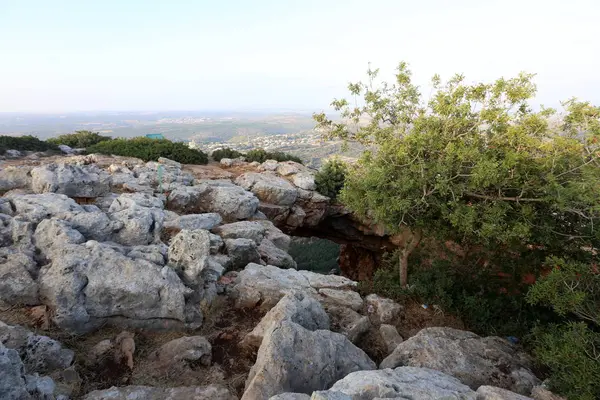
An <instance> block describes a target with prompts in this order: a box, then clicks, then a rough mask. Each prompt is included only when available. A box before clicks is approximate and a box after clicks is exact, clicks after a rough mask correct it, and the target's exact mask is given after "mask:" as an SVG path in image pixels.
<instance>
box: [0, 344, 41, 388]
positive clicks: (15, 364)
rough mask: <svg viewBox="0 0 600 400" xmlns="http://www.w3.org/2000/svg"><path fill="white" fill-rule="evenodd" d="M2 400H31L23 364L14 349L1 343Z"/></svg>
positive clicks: (0, 385) (0, 375) (0, 384)
mask: <svg viewBox="0 0 600 400" xmlns="http://www.w3.org/2000/svg"><path fill="white" fill-rule="evenodd" d="M0 398H1V399H6V400H29V399H33V397H32V396H31V395H30V394H29V392H28V391H27V383H26V381H25V371H24V368H23V363H22V362H21V358H20V357H19V353H17V352H16V351H15V350H13V349H7V348H6V347H4V346H3V345H2V344H1V343H0Z"/></svg>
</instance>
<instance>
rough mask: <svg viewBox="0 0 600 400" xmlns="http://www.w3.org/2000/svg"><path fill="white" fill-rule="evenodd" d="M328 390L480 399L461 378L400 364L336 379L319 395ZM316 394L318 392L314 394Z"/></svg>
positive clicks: (430, 399)
mask: <svg viewBox="0 0 600 400" xmlns="http://www.w3.org/2000/svg"><path fill="white" fill-rule="evenodd" d="M329 393H333V394H336V395H338V396H339V395H341V394H345V395H347V396H349V398H350V399H361V400H375V399H415V400H439V399H457V400H459V399H460V400H477V399H478V397H477V395H476V394H475V392H473V390H471V389H470V388H469V387H468V386H466V385H464V384H462V383H461V382H460V381H459V380H458V379H456V378H454V377H452V376H449V375H446V374H444V373H442V372H439V371H435V370H432V369H428V368H414V367H400V368H396V369H384V370H378V371H359V372H353V373H350V374H348V375H347V376H345V377H344V378H343V379H342V380H339V381H337V382H336V383H335V384H334V385H333V386H331V389H329V390H328V391H326V392H320V393H319V396H324V397H318V396H317V397H316V398H317V399H343V398H344V397H327V395H328V394H329ZM313 398H315V396H314V395H313Z"/></svg>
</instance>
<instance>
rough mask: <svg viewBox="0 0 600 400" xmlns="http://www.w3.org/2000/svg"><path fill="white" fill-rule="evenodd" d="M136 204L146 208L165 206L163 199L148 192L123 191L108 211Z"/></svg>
mask: <svg viewBox="0 0 600 400" xmlns="http://www.w3.org/2000/svg"><path fill="white" fill-rule="evenodd" d="M136 206H137V207H145V208H159V209H162V208H164V205H163V202H162V200H161V199H159V198H157V197H154V196H152V195H150V194H148V193H123V194H121V195H120V196H119V197H117V198H116V199H115V200H114V201H113V202H112V204H111V205H110V208H109V209H108V212H111V213H115V212H119V211H123V210H127V209H128V208H132V207H136Z"/></svg>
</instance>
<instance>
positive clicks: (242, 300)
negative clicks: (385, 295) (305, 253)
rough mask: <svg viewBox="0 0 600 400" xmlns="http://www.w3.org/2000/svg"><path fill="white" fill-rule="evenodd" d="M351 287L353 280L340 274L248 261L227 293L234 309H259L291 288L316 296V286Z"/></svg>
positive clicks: (265, 307) (276, 299)
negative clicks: (257, 307) (264, 264)
mask: <svg viewBox="0 0 600 400" xmlns="http://www.w3.org/2000/svg"><path fill="white" fill-rule="evenodd" d="M355 286H356V282H354V281H351V280H349V279H347V278H344V277H341V276H334V275H321V274H316V273H314V272H310V271H296V270H294V269H281V268H278V267H275V266H272V265H266V266H261V265H258V264H254V263H251V264H248V265H247V266H246V268H244V270H243V271H241V272H240V273H239V274H238V276H237V278H236V281H235V285H234V286H233V288H232V293H231V295H232V296H233V297H234V298H235V306H236V307H237V308H254V307H256V306H257V305H258V304H260V307H261V308H262V309H264V310H269V309H271V307H273V306H274V305H275V304H277V302H278V301H279V299H281V298H282V297H283V296H285V295H286V294H287V293H291V292H293V291H298V290H299V291H303V292H305V293H308V294H311V295H314V296H316V294H317V289H321V288H340V289H344V288H349V287H355Z"/></svg>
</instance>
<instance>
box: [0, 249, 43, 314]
mask: <svg viewBox="0 0 600 400" xmlns="http://www.w3.org/2000/svg"><path fill="white" fill-rule="evenodd" d="M33 269H35V262H34V261H33V259H32V258H31V257H30V256H28V255H26V254H23V253H19V252H14V253H13V252H11V253H8V254H4V255H2V254H0V301H3V302H4V303H6V304H9V305H23V304H24V305H36V304H40V301H39V297H38V285H37V283H36V282H35V281H34V280H33V278H32V276H31V274H30V272H29V270H33Z"/></svg>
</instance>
